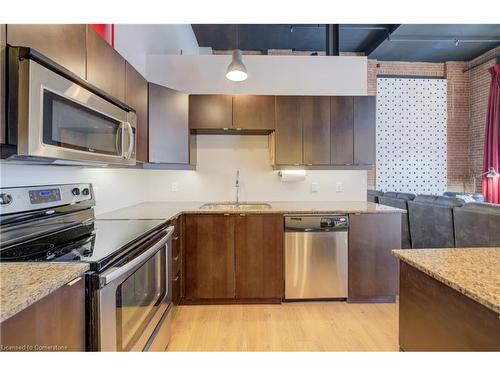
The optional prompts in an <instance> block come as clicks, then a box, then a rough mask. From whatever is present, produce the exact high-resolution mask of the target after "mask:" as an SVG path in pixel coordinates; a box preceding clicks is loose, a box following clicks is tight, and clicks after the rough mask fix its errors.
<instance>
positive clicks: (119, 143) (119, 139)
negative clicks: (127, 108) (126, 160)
mask: <svg viewBox="0 0 500 375" xmlns="http://www.w3.org/2000/svg"><path fill="white" fill-rule="evenodd" d="M123 124H124V123H123V122H122V123H120V126H119V127H118V129H117V131H116V136H115V147H116V150H117V151H118V150H120V151H121V153H120V156H121V157H122V158H123V157H124V155H123Z"/></svg>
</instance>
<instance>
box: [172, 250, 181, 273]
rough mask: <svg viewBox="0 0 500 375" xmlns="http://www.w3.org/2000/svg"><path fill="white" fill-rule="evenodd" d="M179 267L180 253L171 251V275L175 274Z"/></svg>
mask: <svg viewBox="0 0 500 375" xmlns="http://www.w3.org/2000/svg"><path fill="white" fill-rule="evenodd" d="M180 269H181V257H180V254H177V255H174V254H173V253H172V275H177V274H178V273H179V271H180Z"/></svg>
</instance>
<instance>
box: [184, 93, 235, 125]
mask: <svg viewBox="0 0 500 375" xmlns="http://www.w3.org/2000/svg"><path fill="white" fill-rule="evenodd" d="M232 124H233V98H232V96H231V95H190V96H189V128H190V129H206V130H208V129H230V128H231V127H232Z"/></svg>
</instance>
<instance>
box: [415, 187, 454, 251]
mask: <svg viewBox="0 0 500 375" xmlns="http://www.w3.org/2000/svg"><path fill="white" fill-rule="evenodd" d="M463 204H464V201H462V200H461V199H458V198H449V197H441V196H434V195H419V196H418V197H416V198H415V199H414V200H413V201H411V202H408V216H409V218H410V231H411V238H412V241H413V242H412V244H413V248H415V249H419V248H438V247H455V232H454V227H453V209H454V208H455V207H460V206H462V205H463Z"/></svg>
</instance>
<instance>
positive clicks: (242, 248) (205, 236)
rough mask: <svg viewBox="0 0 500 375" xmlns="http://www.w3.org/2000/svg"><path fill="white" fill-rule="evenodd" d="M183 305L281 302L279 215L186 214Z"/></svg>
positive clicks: (282, 289)
mask: <svg viewBox="0 0 500 375" xmlns="http://www.w3.org/2000/svg"><path fill="white" fill-rule="evenodd" d="M184 234H185V244H186V245H185V257H184V259H185V268H184V270H185V275H184V280H185V296H184V298H183V299H182V303H184V304H193V303H235V302H243V303H253V302H271V303H276V302H281V301H282V299H283V298H284V283H285V281H284V265H283V215H279V214H241V215H240V214H231V215H229V214H214V215H212V214H198V215H186V217H185V232H184Z"/></svg>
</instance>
